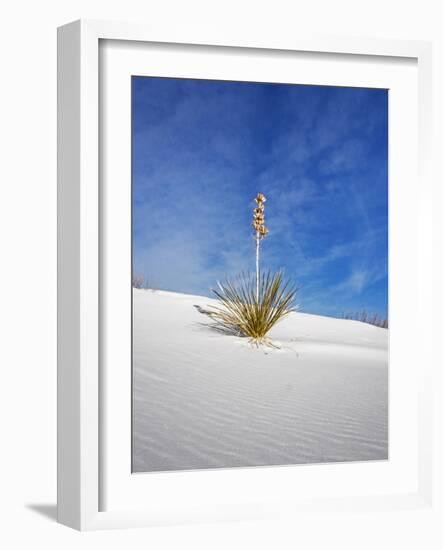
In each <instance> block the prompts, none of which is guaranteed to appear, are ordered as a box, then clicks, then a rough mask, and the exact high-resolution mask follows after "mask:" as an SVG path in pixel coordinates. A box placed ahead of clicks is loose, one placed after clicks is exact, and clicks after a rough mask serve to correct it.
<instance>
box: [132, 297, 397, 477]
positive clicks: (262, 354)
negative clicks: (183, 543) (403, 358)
mask: <svg viewBox="0 0 443 550" xmlns="http://www.w3.org/2000/svg"><path fill="white" fill-rule="evenodd" d="M210 302H211V300H209V299H208V298H205V297H201V296H190V295H184V294H174V293H169V292H163V291H147V290H134V333H133V334H134V361H133V368H134V372H133V384H134V386H133V387H134V394H133V397H134V400H133V451H134V453H133V463H134V471H136V472H140V471H152V470H157V471H158V470H177V469H192V468H217V467H228V466H258V465H272V464H295V463H306V462H325V461H348V460H369V459H385V458H387V454H388V446H387V438H388V422H387V421H388V368H387V363H388V351H387V349H388V331H387V330H384V329H379V328H376V327H373V326H371V325H366V324H363V323H359V322H357V321H348V320H341V319H331V318H327V317H320V316H316V315H308V314H303V313H293V314H291V315H290V316H288V318H287V319H285V320H284V321H282V322H281V323H280V324H279V325H277V326H276V327H275V328H274V329H273V330H272V332H271V336H272V338H273V340H274V341H275V342H278V343H279V345H280V346H281V349H279V350H269V349H267V350H263V349H258V350H257V349H254V348H251V347H250V345H249V344H248V343H247V341H246V340H245V339H243V338H238V337H235V336H227V335H222V334H220V333H218V332H215V331H214V330H212V329H211V328H209V327H208V326H207V324H208V322H209V320H208V318H207V317H206V316H205V315H202V314H201V313H199V312H198V310H197V308H196V307H194V306H196V305H197V306H202V307H204V306H206V305H207V304H208V303H210Z"/></svg>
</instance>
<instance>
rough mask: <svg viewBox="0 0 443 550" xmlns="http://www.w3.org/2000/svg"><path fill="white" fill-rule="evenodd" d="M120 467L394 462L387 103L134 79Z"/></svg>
mask: <svg viewBox="0 0 443 550" xmlns="http://www.w3.org/2000/svg"><path fill="white" fill-rule="evenodd" d="M132 316H133V319H132V468H133V472H154V471H156V472H161V471H172V470H194V469H211V468H232V467H258V466H275V465H294V464H319V463H330V462H350V461H368V460H386V459H387V458H388V342H389V328H388V91H387V90H383V89H366V88H348V87H332V86H314V85H298V84H274V83H255V82H230V81H210V80H196V79H175V78H160V77H146V76H133V77H132Z"/></svg>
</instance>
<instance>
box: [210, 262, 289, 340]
mask: <svg viewBox="0 0 443 550" xmlns="http://www.w3.org/2000/svg"><path fill="white" fill-rule="evenodd" d="M256 282H257V280H256V276H255V274H254V275H250V274H242V275H240V277H238V278H237V279H235V280H226V281H225V282H223V283H218V288H217V289H214V290H213V292H214V294H215V295H216V297H217V298H218V300H219V303H220V305H219V306H212V307H211V309H210V310H209V311H208V312H207V313H208V315H209V316H210V317H211V318H212V319H213V320H214V321H215V325H216V327H217V328H219V329H221V330H223V331H225V332H230V333H234V334H238V335H239V336H246V337H248V338H249V339H250V342H251V343H253V344H255V345H257V347H258V346H259V345H262V344H265V345H270V346H273V344H272V342H271V340H270V339H269V338H268V336H267V335H268V333H269V331H270V330H271V328H272V327H273V326H274V325H276V323H278V322H279V321H281V320H282V319H283V318H284V317H286V316H287V315H288V314H289V313H290V312H291V311H295V309H296V306H295V304H294V300H295V296H296V294H297V291H298V289H297V288H296V287H294V286H292V285H291V284H290V282H289V281H286V282H285V281H284V278H283V273H282V272H281V271H279V272H277V273H271V271H267V272H264V273H262V274H260V278H259V292H258V295H257V287H256ZM274 347H275V346H274Z"/></svg>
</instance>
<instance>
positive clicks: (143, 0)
mask: <svg viewBox="0 0 443 550" xmlns="http://www.w3.org/2000/svg"><path fill="white" fill-rule="evenodd" d="M1 15H2V24H1V32H0V40H1V48H0V52H1V53H0V55H1V64H0V67H1V76H2V84H1V86H0V96H1V100H0V109H1V113H0V131H1V134H0V140H1V149H0V150H1V152H2V154H1V161H0V172H1V177H0V186H1V198H0V209H1V210H0V247H1V248H0V258H1V260H2V267H1V270H0V278H1V282H0V312H1V317H0V319H1V320H0V323H1V324H2V326H1V327H0V329H1V331H0V334H1V344H0V356H1V359H0V373H1V383H0V409H1V410H0V413H1V415H0V426H1V439H0V441H1V451H0V465H1V470H0V471H1V484H0V508H1V510H0V512H1V516H0V517H1V520H2V521H1V529H0V545H1V546H2V547H3V548H7V549H10V548H19V547H20V548H21V547H23V548H27V547H30V548H50V549H52V548H63V549H65V550H68V549H70V548H79V547H81V548H96V547H97V545H106V547H107V548H109V549H111V548H122V547H126V548H152V549H155V550H157V549H158V550H161V549H172V548H188V547H189V548H191V547H192V548H193V549H200V548H202V549H203V548H205V549H206V548H211V550H212V549H214V550H215V549H219V548H220V549H221V548H233V549H237V548H238V549H249V548H254V549H261V548H278V549H280V548H300V549H303V550H309V549H311V548H324V547H328V548H340V549H346V548H359V549H361V550H364V549H371V550H373V549H376V548H382V549H385V548H391V547H392V548H394V547H395V548H402V549H404V550H407V549H412V548H413V549H416V548H420V547H421V548H426V549H427V550H428V549H433V548H441V547H442V541H443V534H442V528H441V524H442V520H443V512H442V507H441V503H440V504H439V506H437V508H436V510H435V511H433V512H429V511H423V512H420V513H418V512H398V513H391V514H381V513H380V514H379V515H377V516H371V517H366V516H364V515H353V516H347V517H342V516H335V517H334V516H325V517H322V518H320V519H319V518H312V519H306V518H304V519H303V522H301V521H300V520H299V519H297V518H296V517H295V518H294V520H293V522H291V523H281V522H275V521H272V522H261V523H257V522H255V523H238V524H218V525H213V526H211V525H205V526H190V527H177V528H155V529H151V530H145V529H143V530H127V531H119V532H100V533H82V534H80V533H77V532H74V531H71V530H69V529H67V528H65V527H62V526H60V525H58V524H56V523H54V520H53V519H52V518H53V517H54V516H55V495H56V483H55V481H56V478H55V470H56V454H55V452H56V445H55V444H56V440H55V435H56V418H55V408H56V376H55V374H56V347H55V346H56V332H55V331H56V27H57V26H59V25H61V24H64V23H66V22H69V21H71V20H74V19H78V18H79V17H82V18H99V19H117V20H118V19H120V20H129V21H131V20H136V21H145V22H147V23H149V24H153V25H155V24H156V23H158V24H160V25H161V26H162V27H163V26H164V25H166V24H167V23H168V22H170V24H171V25H174V26H178V25H183V26H186V27H187V28H189V29H190V30H191V29H192V28H196V27H198V26H205V27H206V28H207V29H208V32H209V31H210V28H211V27H213V28H216V26H218V28H219V29H224V28H225V29H226V30H227V32H228V33H229V32H231V31H235V33H241V32H242V30H243V29H244V30H245V31H247V29H248V28H250V27H253V28H254V33H256V32H262V33H263V35H269V36H276V35H277V36H278V35H279V34H282V33H283V34H288V35H290V34H291V33H296V32H297V29H304V30H306V29H307V28H308V29H309V28H311V29H312V31H313V32H321V33H326V34H340V33H341V34H348V35H363V36H373V37H377V36H379V37H398V38H405V39H411V38H412V39H427V40H434V46H435V62H434V67H435V82H434V92H435V97H439V98H440V99H439V103H440V104H439V105H437V106H436V110H435V122H436V124H435V133H436V139H437V141H436V146H437V147H438V148H439V150H440V151H441V147H442V140H441V137H442V130H441V124H442V122H443V119H442V109H441V105H442V99H441V98H443V85H442V84H443V13H442V12H441V2H439V0H421V1H420V2H404V0H403V1H395V0H366V1H365V2H361V1H358V0H333V1H331V0H311V1H307V0H303V1H299V0H291V1H285V0H274V1H273V2H267V3H266V4H265V5H261V4H260V3H259V2H258V0H255V1H250V0H243V1H241V0H224V1H223V2H221V1H220V2H216V3H215V2H210V1H208V0H206V1H203V0H186V1H180V0H165V1H164V2H148V1H147V0H124V1H122V0H120V1H115V0H88V1H85V0H77V1H75V2H74V1H73V0H60V1H59V2H54V1H49V0H40V1H39V2H32V1H30V0H16V1H15V2H9V3H8V4H3V6H2V11H1ZM439 125H440V127H439ZM438 156H439V154H438V151H437V155H436V157H437V159H438ZM435 177H436V178H438V180H439V181H441V182H442V181H443V178H442V171H441V169H440V167H438V173H437V171H436V174H435ZM441 198H442V195H441V194H440V199H441ZM441 204H443V203H442V202H441V201H440V205H441ZM435 205H436V214H437V216H439V218H440V217H441V214H439V210H440V209H441V207H440V208H439V207H438V204H437V202H436V201H435ZM436 242H437V246H441V247H442V248H443V235H442V234H441V233H439V234H438V235H437V236H436ZM436 267H438V269H437V270H436V274H435V277H436V280H437V279H439V280H440V281H441V280H442V269H441V268H442V266H441V265H439V266H436ZM438 298H439V300H441V298H442V295H441V291H439V296H438ZM440 303H442V304H443V302H440ZM440 322H441V320H440ZM441 364H442V365H443V361H442V362H441ZM436 401H437V403H436V410H437V413H439V414H441V413H442V407H441V405H440V404H439V402H438V395H437V399H436ZM437 436H438V437H439V438H440V439H439V440H438V443H439V444H440V443H441V434H437ZM441 449H442V447H441V445H439V448H438V450H439V451H440V452H439V454H438V455H437V456H438V457H439V458H440V459H441V457H442V453H441ZM437 475H440V474H439V473H437ZM437 481H438V482H439V483H441V481H442V479H441V476H440V477H438V479H437ZM440 494H441V492H440ZM437 504H438V503H437ZM439 519H440V525H439V522H438V520H439Z"/></svg>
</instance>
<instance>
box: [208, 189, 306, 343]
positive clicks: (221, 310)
mask: <svg viewBox="0 0 443 550" xmlns="http://www.w3.org/2000/svg"><path fill="white" fill-rule="evenodd" d="M265 201H266V198H265V197H264V195H262V194H261V193H259V194H258V195H257V197H256V198H255V202H256V204H257V206H256V207H255V208H254V212H253V222H252V226H253V228H254V230H255V235H254V237H255V245H256V247H255V261H256V263H255V266H256V270H255V275H251V274H241V275H240V276H239V277H237V278H236V279H234V280H229V279H228V280H226V281H225V282H222V283H221V282H219V283H218V288H217V289H215V290H213V292H214V294H215V295H216V297H217V298H218V300H219V304H220V305H219V306H212V307H211V309H210V310H208V311H206V313H207V314H208V315H209V316H210V317H211V318H212V319H213V320H214V321H215V324H216V326H217V327H218V328H219V329H221V330H223V331H228V332H230V333H234V334H238V335H240V336H246V337H249V339H250V341H251V343H253V344H255V345H257V346H259V345H262V344H264V345H270V346H273V347H275V346H274V344H273V343H272V342H271V340H270V338H269V337H268V333H269V331H270V330H271V328H272V327H273V326H274V325H275V324H276V323H278V322H279V321H281V320H282V319H283V318H284V317H286V316H287V315H288V314H289V313H290V312H291V311H294V310H295V306H294V300H295V296H296V293H297V288H296V287H294V286H293V285H292V284H290V283H289V282H285V281H284V277H283V273H282V272H281V271H278V272H277V273H272V272H271V271H269V270H268V271H266V272H264V273H260V263H259V262H260V243H261V240H262V239H263V238H264V237H265V236H266V235H267V234H268V229H267V228H266V227H265V225H264V203H265Z"/></svg>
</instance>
